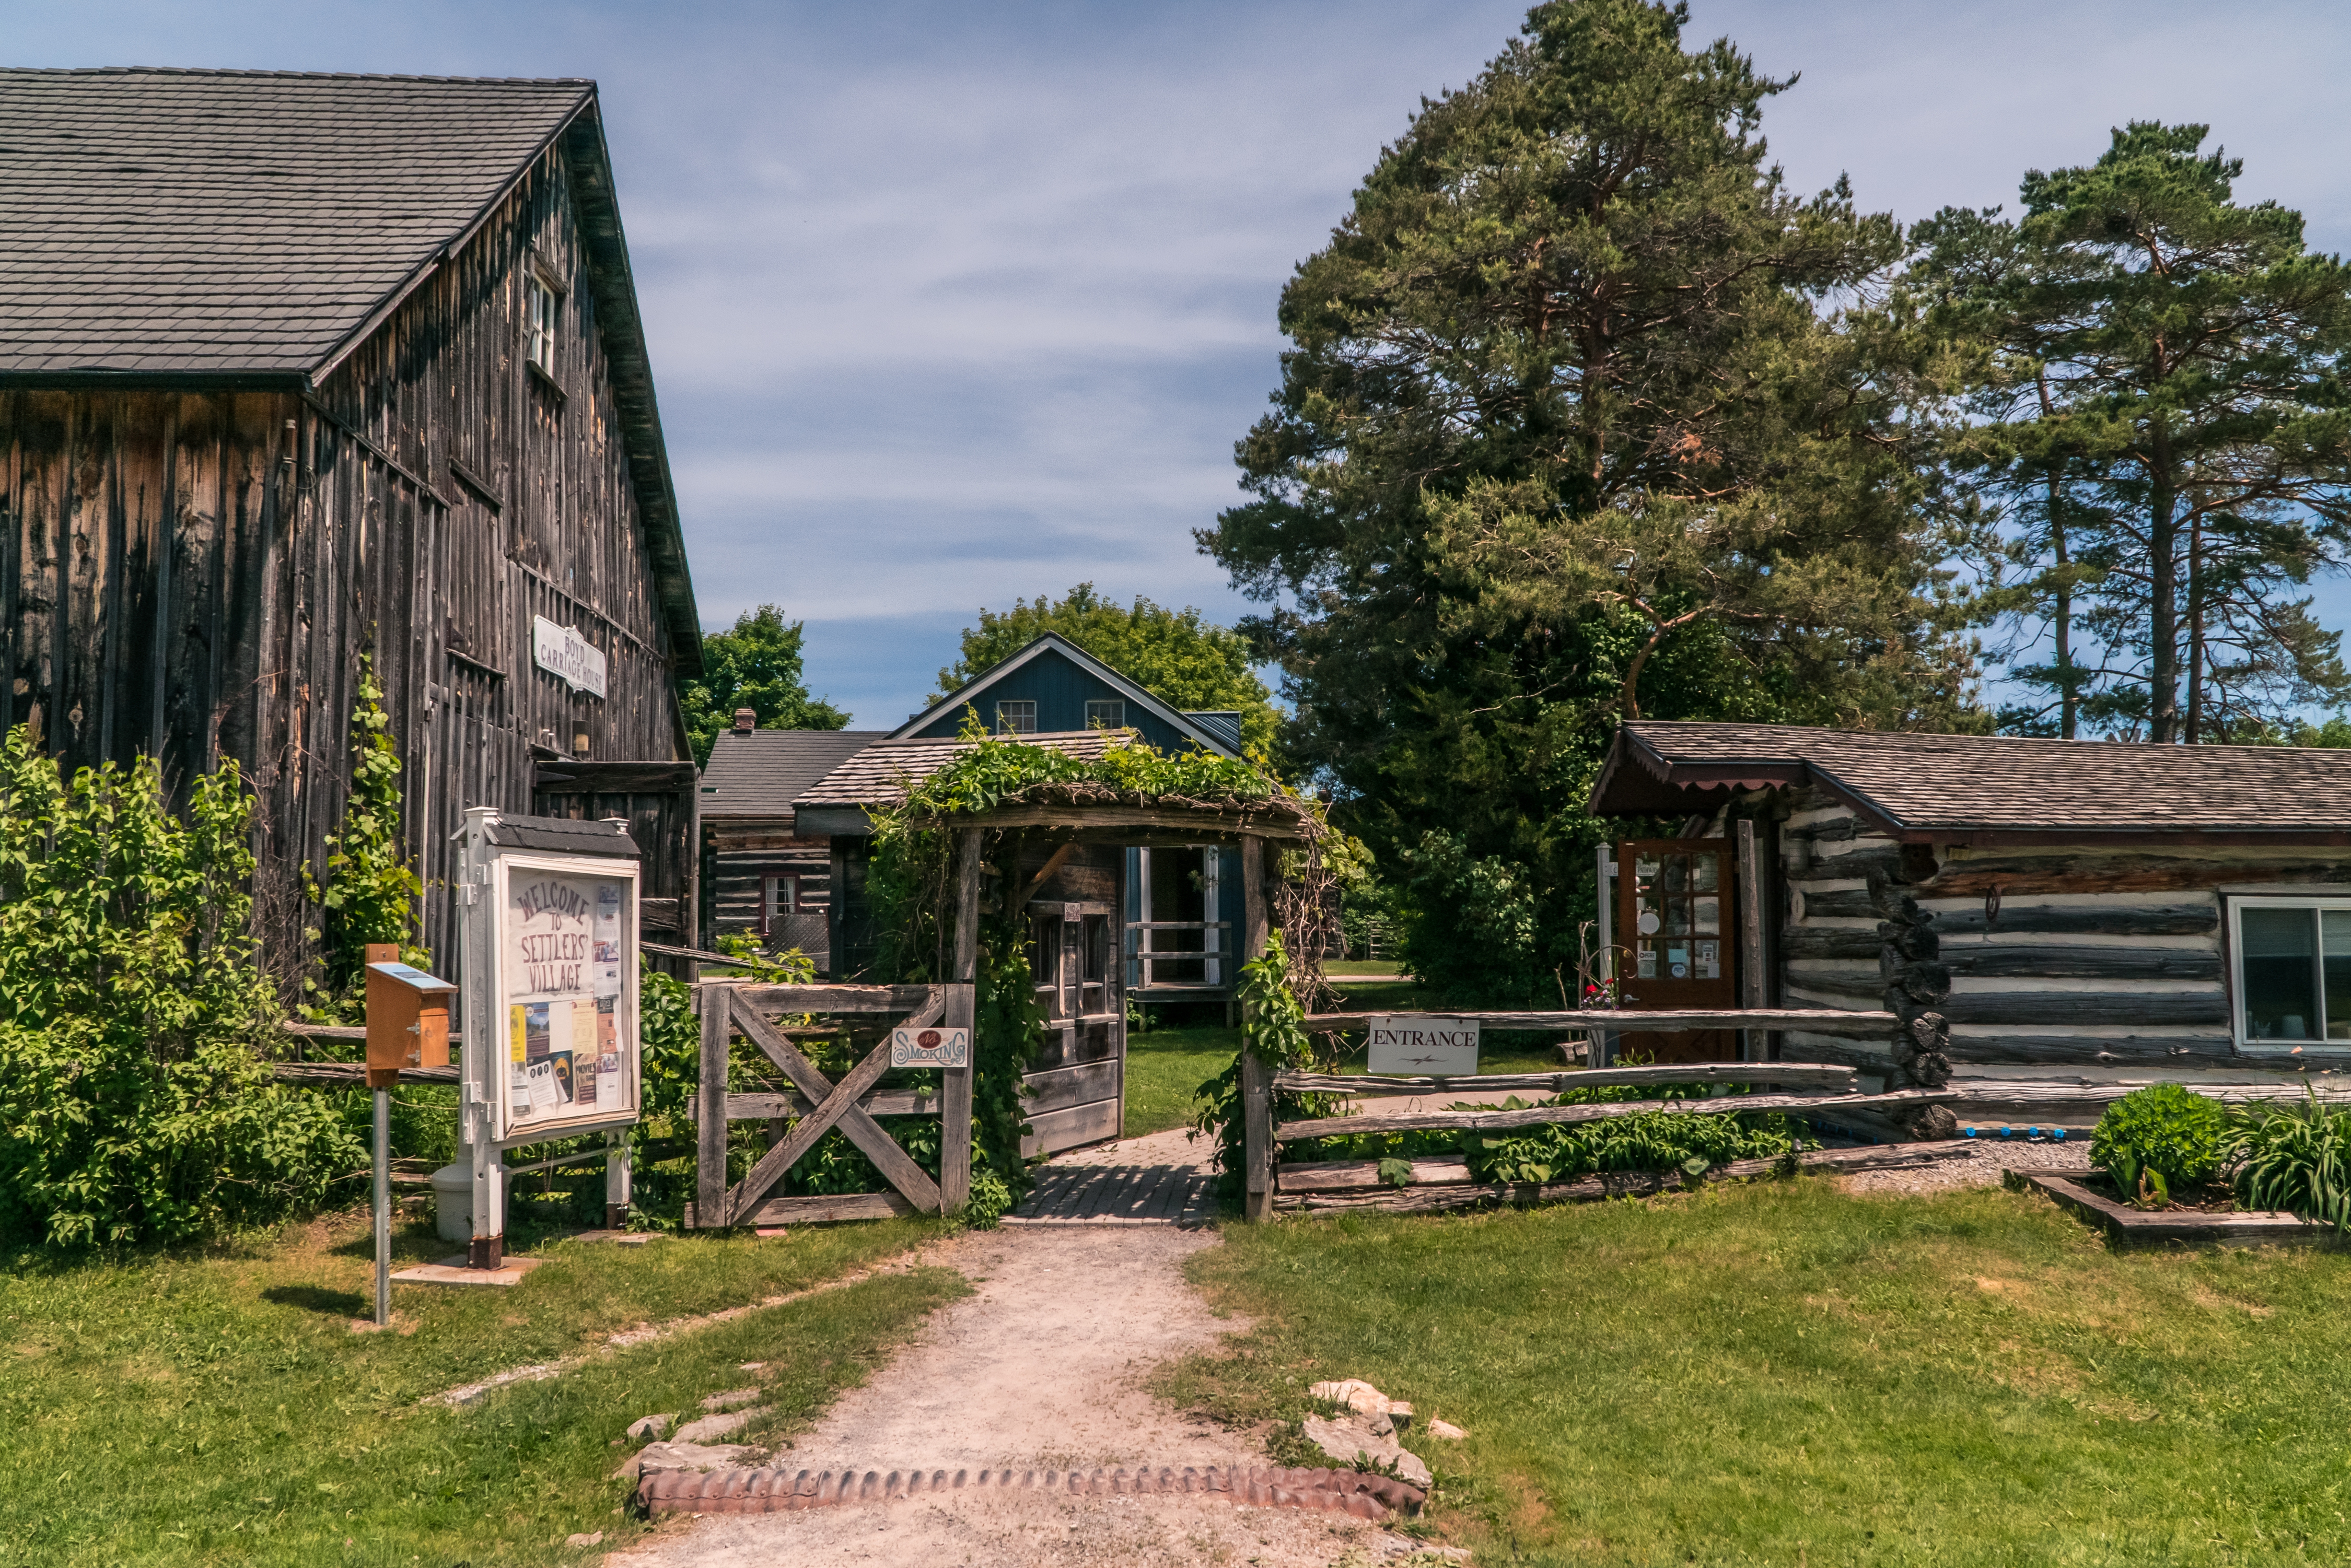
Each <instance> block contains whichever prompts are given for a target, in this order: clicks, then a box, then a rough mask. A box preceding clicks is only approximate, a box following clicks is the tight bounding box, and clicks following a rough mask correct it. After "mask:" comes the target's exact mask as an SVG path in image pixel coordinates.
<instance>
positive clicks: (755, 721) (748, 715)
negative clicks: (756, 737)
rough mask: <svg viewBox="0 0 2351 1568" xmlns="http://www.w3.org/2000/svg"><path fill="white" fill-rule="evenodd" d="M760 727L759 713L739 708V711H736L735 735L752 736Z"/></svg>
mask: <svg viewBox="0 0 2351 1568" xmlns="http://www.w3.org/2000/svg"><path fill="white" fill-rule="evenodd" d="M758 727H759V716H758V713H757V712H755V711H753V710H752V709H750V708H747V707H738V708H737V709H736V710H735V733H736V734H737V735H748V734H750V733H751V732H752V731H753V730H755V729H757V728H758Z"/></svg>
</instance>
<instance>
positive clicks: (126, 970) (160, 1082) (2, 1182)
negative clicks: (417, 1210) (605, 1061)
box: [0, 727, 365, 1246]
mask: <svg viewBox="0 0 2351 1568" xmlns="http://www.w3.org/2000/svg"><path fill="white" fill-rule="evenodd" d="M247 818H248V805H247V801H246V795H245V790H244V783H243V780H242V779H240V777H239V776H238V773H237V770H236V768H235V765H234V764H233V763H231V764H225V765H224V766H223V768H222V769H221V770H220V771H219V772H218V773H216V774H214V775H212V776H210V777H208V778H200V779H196V780H194V781H193V784H192V786H191V787H190V791H189V800H188V806H187V812H186V820H185V821H182V820H181V819H180V818H178V817H175V816H174V815H173V814H172V811H171V810H170V809H169V808H168V807H167V806H166V804H165V802H164V799H163V791H162V780H161V779H160V778H159V777H158V775H157V772H156V768H155V765H154V764H153V763H152V761H145V760H142V761H141V762H140V763H139V764H138V765H137V766H136V767H134V768H131V770H130V771H128V772H125V771H123V770H121V769H120V768H115V767H113V766H112V765H111V764H110V765H108V766H106V767H103V768H98V769H96V770H94V771H93V770H90V769H87V768H86V769H83V770H82V771H80V772H78V773H77V774H75V775H74V777H73V779H72V781H71V782H70V783H69V784H68V783H67V782H66V781H64V780H63V779H60V777H59V775H58V770H57V764H56V763H55V762H54V761H53V760H51V759H50V758H48V757H47V756H45V755H43V753H42V752H41V750H40V748H39V747H37V746H36V745H35V744H34V742H33V740H32V737H31V736H30V734H29V733H28V731H27V730H26V729H25V728H24V727H18V728H17V729H16V730H15V731H13V732H11V733H10V735H9V736H8V737H7V741H6V743H5V747H0V1234H12V1235H18V1236H26V1237H43V1238H46V1239H48V1240H51V1241H53V1242H57V1243H60V1244H65V1245H69V1246H89V1245H92V1244H100V1243H104V1244H113V1243H128V1242H142V1241H175V1240H180V1239H185V1238H188V1237H192V1236H196V1235H200V1234H203V1233H204V1232H207V1231H212V1230H215V1229H218V1228H223V1227H225V1226H228V1225H233V1224H236V1223H241V1222H246V1221H252V1220H259V1219H265V1218H273V1217H275V1216H277V1215H278V1214H281V1213H283V1212H285V1211H286V1210H287V1209H288V1208H290V1207H294V1206H296V1205H298V1204H301V1203H305V1202H311V1201H315V1200H316V1199H318V1198H319V1197H321V1196H323V1195H324V1193H325V1191H326V1189H327V1186H328V1184H329V1183H330V1182H331V1181H333V1180H334V1179H335V1178H336V1177H337V1176H341V1175H343V1174H344V1173H346V1172H348V1171H350V1170H352V1169H354V1168H356V1167H357V1166H359V1165H360V1163H362V1161H363V1160H364V1158H365V1154H364V1151H363V1150H362V1149H361V1148H360V1145H359V1144H358V1142H357V1140H355V1139H354V1138H352V1137H351V1136H350V1134H348V1133H347V1132H345V1131H344V1130H343V1128H342V1127H341V1126H340V1124H339V1122H338V1119H337V1116H336V1113H335V1110H334V1107H333V1106H332V1105H331V1104H330V1103H326V1101H325V1099H324V1098H323V1097H320V1096H314V1095H309V1094H306V1093H303V1092H297V1091H288V1090H284V1089H279V1088H277V1087H275V1086H273V1085H272V1084H271V1082H270V1081H269V1074H268V1070H267V1068H266V1066H265V1065H264V1063H263V1061H261V1058H260V1054H259V1051H258V1046H259V1044H260V1042H261V1041H262V1040H264V1039H266V1031H267V1030H269V1029H271V1028H272V1027H273V1026H274V1024H275V1021H276V1019H277V999H276V998H275V996H274V994H273V992H272V990H271V988H270V986H269V983H268V981H267V980H266V977H264V976H263V975H262V973H261V971H260V969H259V968H258V967H256V963H255V944H254V939H253V936H252V935H251V932H250V930H249V925H250V922H251V916H252V903H253V900H252V892H251V887H252V877H253V856H252V854H251V853H250V852H248V851H247V849H246V842H247V837H248V821H247Z"/></svg>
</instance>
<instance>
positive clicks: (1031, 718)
mask: <svg viewBox="0 0 2351 1568" xmlns="http://www.w3.org/2000/svg"><path fill="white" fill-rule="evenodd" d="M996 733H997V734H998V735H1034V734H1036V733H1037V705H1036V704H1035V703H1033V702H999V703H998V704H997V705H996Z"/></svg>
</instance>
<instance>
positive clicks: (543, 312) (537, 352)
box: [524, 274, 555, 381]
mask: <svg viewBox="0 0 2351 1568" xmlns="http://www.w3.org/2000/svg"><path fill="white" fill-rule="evenodd" d="M524 287H525V289H526V291H527V293H528V304H527V310H528V316H527V319H528V327H529V337H528V340H527V342H526V346H525V351H526V352H527V353H528V356H529V359H530V362H531V363H532V364H534V365H537V366H538V369H539V371H540V372H541V373H542V374H544V375H545V376H546V377H547V378H548V379H549V380H550V381H552V380H554V378H555V290H554V289H552V288H549V287H548V286H547V285H546V283H545V282H543V281H541V280H540V279H539V277H538V276H537V275H535V274H534V275H533V276H532V277H531V278H530V279H529V281H528V283H527V284H526V285H525V286H524Z"/></svg>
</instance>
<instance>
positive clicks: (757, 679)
mask: <svg viewBox="0 0 2351 1568" xmlns="http://www.w3.org/2000/svg"><path fill="white" fill-rule="evenodd" d="M805 632H806V622H799V621H794V622H790V623H789V625H788V624H786V623H785V621H784V612H782V611H781V610H779V609H778V608H777V607H776V606H775V605H772V604H762V605H761V606H759V608H758V609H757V610H746V611H745V612H743V613H742V614H740V615H738V616H737V617H736V618H735V625H734V627H733V629H732V630H730V631H726V632H705V633H704V634H703V638H702V674H699V675H696V676H691V677H688V676H680V677H679V678H678V683H677V700H678V703H679V706H682V707H683V708H684V710H685V732H686V734H687V736H688V737H691V738H692V740H693V742H694V760H695V763H696V764H697V765H705V764H707V763H708V762H709V761H710V747H711V746H712V744H713V743H714V742H716V740H717V738H718V732H719V731H720V730H723V729H732V728H733V727H735V710H736V709H737V708H745V707H747V708H749V709H750V710H751V711H752V712H753V713H755V714H757V715H758V716H759V727H760V728H761V729H846V728H847V727H849V716H848V715H847V714H845V713H843V712H841V709H839V708H837V707H835V706H832V705H831V703H829V702H827V701H825V700H824V699H823V698H821V697H812V696H810V695H809V689H808V678H807V675H806V674H805V673H804V671H803V670H802V667H801V660H802V654H801V652H800V641H801V638H802V637H803V636H804V635H805Z"/></svg>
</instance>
